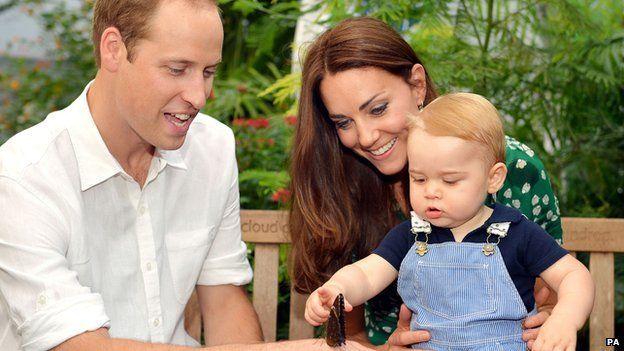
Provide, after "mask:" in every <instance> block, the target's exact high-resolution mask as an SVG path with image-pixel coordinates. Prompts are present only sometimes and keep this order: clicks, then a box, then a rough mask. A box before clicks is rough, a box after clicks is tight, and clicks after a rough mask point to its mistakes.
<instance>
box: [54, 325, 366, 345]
mask: <svg viewBox="0 0 624 351" xmlns="http://www.w3.org/2000/svg"><path fill="white" fill-rule="evenodd" d="M229 319H233V318H229ZM84 350H89V351H109V350H115V351H192V350H198V349H196V348H192V347H186V346H175V345H165V344H150V343H145V342H139V341H134V340H127V339H113V338H111V337H110V336H109V335H108V330H107V329H105V328H101V329H98V330H96V331H92V332H86V333H83V334H80V335H78V336H75V337H73V338H71V339H69V340H67V341H65V342H64V343H62V344H61V345H59V346H57V347H55V348H54V349H52V351H84ZM202 350H206V351H269V350H271V351H301V350H305V351H334V350H335V349H334V348H333V347H329V346H327V344H326V343H325V342H324V341H323V340H320V339H305V340H293V341H283V342H274V343H269V344H253V345H245V344H236V345H219V346H211V347H207V348H203V349H202ZM344 350H346V351H347V350H354V351H373V350H372V349H369V348H367V347H363V346H362V345H360V344H358V343H355V342H351V341H347V345H346V346H345V348H344Z"/></svg>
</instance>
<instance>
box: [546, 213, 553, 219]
mask: <svg viewBox="0 0 624 351" xmlns="http://www.w3.org/2000/svg"><path fill="white" fill-rule="evenodd" d="M552 217H553V212H552V211H548V212H547V213H546V218H547V219H551V218H552Z"/></svg>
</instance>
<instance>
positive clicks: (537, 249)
mask: <svg viewBox="0 0 624 351" xmlns="http://www.w3.org/2000/svg"><path fill="white" fill-rule="evenodd" d="M525 221H526V230H525V233H524V234H525V238H526V240H525V241H524V243H525V246H524V247H523V256H524V259H523V260H522V261H524V267H525V268H526V270H527V271H528V272H529V274H530V275H531V276H534V277H537V276H539V275H540V274H541V273H542V272H543V271H545V270H546V269H547V268H548V267H550V266H552V265H553V264H554V263H555V262H557V261H559V259H561V258H562V257H563V256H565V255H567V254H568V251H566V250H565V249H564V248H563V247H561V246H560V245H559V244H558V243H557V242H556V241H555V239H554V238H552V237H551V236H550V235H548V233H546V231H544V229H543V228H541V227H540V226H539V225H537V223H535V222H531V221H528V220H525Z"/></svg>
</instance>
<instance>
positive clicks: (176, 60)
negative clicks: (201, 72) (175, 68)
mask: <svg viewBox="0 0 624 351" xmlns="http://www.w3.org/2000/svg"><path fill="white" fill-rule="evenodd" d="M167 62H171V63H179V64H183V65H191V64H194V63H195V62H193V61H189V60H186V59H179V58H171V59H168V60H167ZM220 63H221V60H219V61H217V62H215V63H213V64H212V65H208V66H206V67H208V68H214V67H217V66H218V65H219V64H220Z"/></svg>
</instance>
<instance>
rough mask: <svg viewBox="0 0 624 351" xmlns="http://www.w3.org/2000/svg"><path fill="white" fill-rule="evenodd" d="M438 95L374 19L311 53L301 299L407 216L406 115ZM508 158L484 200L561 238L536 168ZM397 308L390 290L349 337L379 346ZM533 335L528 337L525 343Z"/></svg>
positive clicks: (302, 124)
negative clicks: (497, 187)
mask: <svg viewBox="0 0 624 351" xmlns="http://www.w3.org/2000/svg"><path fill="white" fill-rule="evenodd" d="M436 96H437V93H436V91H435V88H434V85H433V82H432V81H431V79H430V77H429V76H428V75H427V72H426V70H425V68H424V67H423V65H422V63H421V62H420V60H419V59H418V57H417V56H416V54H415V53H414V51H413V50H412V48H411V47H410V46H409V45H408V44H407V43H406V42H405V41H404V40H403V39H402V38H401V36H400V35H399V34H398V33H397V32H395V31H394V30H393V29H391V28H390V27H389V26H387V25H386V24H385V23H383V22H381V21H379V20H375V19H371V18H357V19H349V20H345V21H343V22H341V23H340V24H338V25H337V26H336V27H334V28H333V29H330V30H328V31H326V32H325V33H323V34H322V35H321V36H319V37H318V38H317V40H316V41H315V42H314V43H313V44H312V45H311V46H310V47H309V49H308V53H307V56H306V59H305V62H304V65H303V73H302V89H301V96H300V100H299V116H298V117H299V118H298V124H297V127H296V132H295V133H296V134H295V137H294V141H293V151H292V159H291V187H292V192H293V203H292V207H291V213H290V232H291V235H292V242H293V245H292V256H291V257H293V267H294V273H295V274H293V281H294V284H295V287H296V289H297V290H298V291H300V292H310V291H312V290H314V289H316V288H317V287H318V286H320V285H321V284H322V282H324V281H325V280H327V279H328V278H329V277H330V276H331V275H332V274H333V273H334V272H335V271H336V270H338V269H339V268H341V267H342V266H344V265H346V264H348V263H351V262H352V261H354V260H357V259H359V258H362V257H365V256H366V255H368V254H369V253H370V252H371V251H372V250H373V249H374V248H375V247H376V246H377V244H379V242H380V241H381V239H382V238H383V237H384V235H385V234H386V233H387V232H388V231H389V230H390V229H391V228H392V227H394V226H395V225H396V224H398V223H399V222H401V221H402V220H404V219H405V218H406V215H407V214H408V213H409V210H410V209H409V205H408V203H409V202H408V201H407V199H408V196H407V191H408V189H407V184H408V175H407V170H406V164H407V157H406V149H405V143H406V135H407V131H406V118H405V117H406V115H407V114H409V113H410V112H415V111H417V110H418V109H419V108H422V106H423V105H427V104H428V103H429V102H430V101H432V100H433V99H434V98H435V97H436ZM506 152H507V160H506V163H507V167H508V168H509V175H508V177H507V180H506V183H505V186H504V187H503V188H502V189H501V191H500V192H498V193H497V194H496V196H495V197H493V198H492V199H491V201H497V202H500V203H504V204H508V205H510V206H514V207H516V208H518V209H520V210H521V211H522V212H523V213H524V214H525V215H526V216H527V217H528V218H529V219H532V220H534V221H536V222H537V223H539V224H541V225H542V226H543V227H544V228H545V229H546V230H547V231H548V232H549V233H550V234H551V235H552V236H553V237H555V239H558V240H560V239H561V222H560V219H559V211H558V208H557V203H556V198H555V197H554V195H553V193H552V189H551V187H550V182H549V180H548V178H547V176H546V173H545V171H544V169H543V165H542V163H541V162H540V161H539V160H538V159H537V158H536V157H535V155H534V153H533V151H532V150H530V149H529V148H527V147H526V146H524V145H523V144H521V143H519V142H517V141H515V140H514V139H512V138H507V150H506ZM540 288H541V286H540V287H536V291H540ZM542 294H545V293H542ZM537 300H538V301H541V302H543V300H544V297H543V296H538V297H537ZM400 303H401V302H400V300H399V299H398V296H397V294H396V287H393V286H391V287H390V288H388V289H387V290H386V291H384V292H383V293H382V294H380V295H379V296H377V297H376V298H375V299H373V300H371V301H369V303H368V304H367V305H366V306H365V307H364V309H359V310H358V309H356V310H354V312H352V313H349V314H348V315H347V319H348V321H347V323H348V330H349V334H350V336H351V337H352V338H354V339H357V340H358V341H360V342H363V341H365V340H366V337H368V339H369V340H370V342H371V343H373V344H375V345H378V344H383V343H384V342H386V340H387V339H388V336H389V335H390V334H391V333H392V331H393V329H394V327H395V326H396V324H397V315H398V307H399V305H400ZM547 316H548V312H541V313H540V314H538V315H537V316H534V317H531V318H530V319H527V321H526V322H525V325H526V326H527V327H529V328H534V327H539V326H540V325H541V324H542V323H543V322H544V320H545V319H546V318H547ZM402 320H403V318H402ZM401 327H402V328H405V327H406V326H405V325H402V326H401ZM364 331H366V334H364ZM535 335H536V330H529V331H526V332H525V335H524V336H523V337H525V338H526V339H535ZM421 341H422V340H421ZM396 343H399V344H405V343H404V342H401V341H395V344H396ZM529 345H531V342H529Z"/></svg>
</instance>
